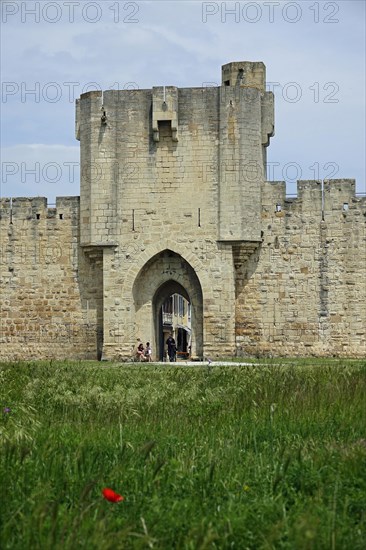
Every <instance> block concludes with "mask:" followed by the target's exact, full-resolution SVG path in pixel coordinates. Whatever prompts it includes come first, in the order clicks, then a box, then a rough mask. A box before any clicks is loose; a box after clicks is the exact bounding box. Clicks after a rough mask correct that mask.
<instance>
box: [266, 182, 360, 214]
mask: <svg viewBox="0 0 366 550" xmlns="http://www.w3.org/2000/svg"><path fill="white" fill-rule="evenodd" d="M271 207H273V211H275V212H277V213H278V215H279V214H280V212H282V211H294V210H298V209H301V212H302V213H303V214H306V212H308V213H309V214H314V212H316V211H319V212H323V214H324V213H327V212H331V211H334V210H339V211H340V212H345V211H348V210H352V209H356V210H357V209H359V210H364V209H365V208H366V196H359V195H356V182H355V180H354V179H334V180H324V181H319V180H298V181H297V196H296V197H288V196H287V195H286V182H284V181H270V182H269V181H266V182H265V183H264V188H263V209H264V210H265V211H271Z"/></svg>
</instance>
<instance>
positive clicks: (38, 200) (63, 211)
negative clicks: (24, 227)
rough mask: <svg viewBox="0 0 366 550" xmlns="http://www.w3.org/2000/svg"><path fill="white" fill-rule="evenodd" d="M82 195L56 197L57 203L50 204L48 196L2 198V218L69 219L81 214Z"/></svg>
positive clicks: (35, 220) (13, 220) (0, 215)
mask: <svg viewBox="0 0 366 550" xmlns="http://www.w3.org/2000/svg"><path fill="white" fill-rule="evenodd" d="M79 204H80V197H78V196H75V197H56V204H55V205H54V204H48V201H47V198H46V197H14V198H9V197H5V198H1V199H0V220H1V221H2V222H4V221H6V220H8V221H9V223H14V222H15V221H16V220H28V221H34V222H40V221H42V220H43V221H44V220H60V221H61V220H67V219H71V218H72V219H74V220H75V218H77V219H78V216H79Z"/></svg>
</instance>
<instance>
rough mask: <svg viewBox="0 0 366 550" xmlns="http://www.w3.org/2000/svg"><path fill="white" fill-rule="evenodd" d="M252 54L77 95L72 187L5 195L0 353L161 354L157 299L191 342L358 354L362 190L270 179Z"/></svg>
mask: <svg viewBox="0 0 366 550" xmlns="http://www.w3.org/2000/svg"><path fill="white" fill-rule="evenodd" d="M273 134H274V98H273V94H272V93H271V92H266V91H265V66H264V64H263V63H261V62H248V61H241V62H234V63H228V64H227V65H224V66H223V67H222V85H221V86H219V87H209V88H176V87H174V86H166V87H164V86H158V87H154V88H153V89H152V90H108V91H105V92H103V93H102V92H97V91H96V92H88V93H86V94H83V95H82V96H81V97H80V99H79V100H77V102H76V137H77V139H79V140H80V197H58V198H57V204H56V208H49V207H48V205H47V201H46V199H44V198H39V197H38V198H24V197H21V198H13V199H10V198H5V199H1V211H0V230H1V233H0V236H1V241H0V250H1V275H0V293H1V294H0V299H1V303H0V307H1V311H0V313H1V331H0V358H1V359H2V360H10V359H11V360H13V359H36V358H80V359H83V358H99V359H111V360H112V359H118V360H127V359H129V358H131V355H132V352H133V350H134V348H135V347H136V344H137V342H138V339H141V340H143V341H144V342H146V341H150V342H152V347H153V350H154V355H155V357H156V358H159V357H160V356H161V354H162V346H163V343H162V326H161V305H162V303H163V302H164V300H165V299H166V298H167V297H169V296H170V295H171V294H173V293H175V292H177V293H179V294H181V295H182V296H184V297H186V298H187V299H188V300H189V301H190V302H191V305H192V355H193V357H197V358H203V357H206V356H209V357H212V358H218V357H227V356H233V355H240V356H246V355H258V356H268V355H271V356H299V355H301V356H309V355H317V356H333V355H334V356H353V357H364V356H366V305H365V304H366V198H365V197H359V196H356V195H355V182H354V180H351V179H350V180H330V181H299V182H298V195H297V198H296V199H288V198H286V189H285V183H284V182H267V181H266V180H265V174H266V147H267V146H268V145H269V142H270V138H271V137H272V136H273Z"/></svg>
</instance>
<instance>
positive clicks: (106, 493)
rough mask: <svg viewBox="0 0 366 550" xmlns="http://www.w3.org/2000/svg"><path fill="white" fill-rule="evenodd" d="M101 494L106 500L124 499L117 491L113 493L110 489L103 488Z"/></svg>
mask: <svg viewBox="0 0 366 550" xmlns="http://www.w3.org/2000/svg"><path fill="white" fill-rule="evenodd" d="M102 495H103V496H104V498H105V499H106V500H109V502H121V501H122V500H124V497H123V496H122V495H119V494H118V493H115V492H114V491H113V490H112V489H108V488H106V489H103V490H102Z"/></svg>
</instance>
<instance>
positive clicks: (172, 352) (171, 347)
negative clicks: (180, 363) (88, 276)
mask: <svg viewBox="0 0 366 550" xmlns="http://www.w3.org/2000/svg"><path fill="white" fill-rule="evenodd" d="M166 345H167V346H168V355H169V361H170V362H175V360H176V353H177V346H176V345H175V340H174V338H173V335H172V334H171V335H170V336H169V337H168V338H167V341H166Z"/></svg>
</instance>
